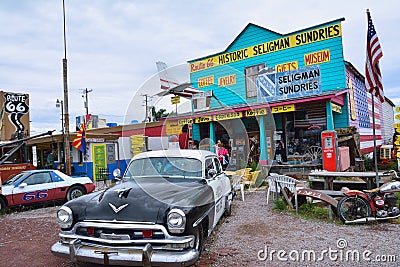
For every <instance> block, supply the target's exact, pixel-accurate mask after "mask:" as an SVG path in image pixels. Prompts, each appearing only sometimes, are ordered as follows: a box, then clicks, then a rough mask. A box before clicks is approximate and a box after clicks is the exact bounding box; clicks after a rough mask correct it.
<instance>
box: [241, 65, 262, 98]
mask: <svg viewBox="0 0 400 267" xmlns="http://www.w3.org/2000/svg"><path fill="white" fill-rule="evenodd" d="M265 66H266V64H265V63H261V64H255V65H252V66H248V67H245V68H244V77H245V90H246V99H255V98H257V86H256V83H255V81H256V79H257V76H258V72H259V71H260V70H261V69H263V68H265ZM255 67H259V68H258V71H257V75H255V74H253V75H249V76H247V73H246V72H247V70H249V69H251V68H255ZM253 76H256V78H255V80H254V89H255V95H254V96H249V95H250V94H249V92H250V91H249V89H248V86H247V85H248V80H250V81H252V80H251V79H250V77H253ZM250 89H253V88H250Z"/></svg>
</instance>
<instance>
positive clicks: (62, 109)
mask: <svg viewBox="0 0 400 267" xmlns="http://www.w3.org/2000/svg"><path fill="white" fill-rule="evenodd" d="M63 105H64V102H63V101H62V100H60V99H57V101H56V107H57V108H60V107H61V131H62V134H63V135H64V106H63Z"/></svg>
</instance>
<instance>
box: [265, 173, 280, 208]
mask: <svg viewBox="0 0 400 267" xmlns="http://www.w3.org/2000/svg"><path fill="white" fill-rule="evenodd" d="M271 176H278V174H277V173H270V176H268V177H267V180H266V181H267V183H268V190H267V204H268V203H269V195H270V194H271V192H272V195H271V196H272V200H274V199H275V197H274V194H275V192H276V190H278V193H280V192H281V190H280V188H279V187H276V183H275V179H273V177H271Z"/></svg>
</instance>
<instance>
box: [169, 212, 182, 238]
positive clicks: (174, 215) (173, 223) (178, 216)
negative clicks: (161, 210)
mask: <svg viewBox="0 0 400 267" xmlns="http://www.w3.org/2000/svg"><path fill="white" fill-rule="evenodd" d="M167 224H168V230H169V231H170V232H171V233H174V234H179V233H183V231H185V226H186V215H185V213H184V212H183V211H181V210H180V209H172V210H171V211H170V212H169V213H168V216H167Z"/></svg>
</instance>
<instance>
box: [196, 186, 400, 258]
mask: <svg viewBox="0 0 400 267" xmlns="http://www.w3.org/2000/svg"><path fill="white" fill-rule="evenodd" d="M272 207H273V204H272V203H271V202H270V204H268V205H267V204H266V198H265V190H258V191H253V192H246V194H245V201H244V202H242V201H241V200H239V199H238V198H236V199H235V202H234V209H233V214H232V216H231V217H229V218H227V219H225V222H224V223H222V224H220V225H219V227H218V229H217V230H216V231H215V233H213V236H212V240H211V241H210V242H208V245H207V248H206V251H205V253H203V255H202V259H201V261H200V263H205V264H206V266H207V265H208V266H400V239H399V235H398V233H399V231H400V224H392V223H389V222H384V223H374V224H369V225H343V224H341V223H339V222H337V221H336V222H323V221H315V220H305V219H303V218H300V217H299V216H296V215H294V214H292V213H280V212H277V211H273V210H272ZM279 250H281V251H282V252H280V253H282V254H280V255H281V258H282V260H279V258H278V254H277V253H278V252H277V251H279ZM324 250H326V252H325V253H324ZM260 251H262V252H260ZM265 251H267V253H265ZM273 251H275V252H274V253H272V252H273ZM312 251H313V252H315V255H316V256H315V260H308V256H307V255H309V254H308V252H310V253H312ZM297 252H298V253H299V260H296V257H297V256H296V255H297V254H296V253H297ZM352 252H354V253H355V254H353V255H357V253H358V254H359V255H360V257H359V260H357V259H356V258H355V260H352V257H351V253H352ZM285 253H286V254H285ZM302 253H304V255H305V257H304V259H305V260H303V261H302V260H301V258H302V256H301V255H302ZM346 254H347V255H348V257H347V259H348V260H346ZM363 254H364V258H363ZM271 255H272V256H271ZM310 255H312V254H310ZM285 259H286V260H285ZM318 259H320V260H318ZM382 261H384V262H382Z"/></svg>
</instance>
